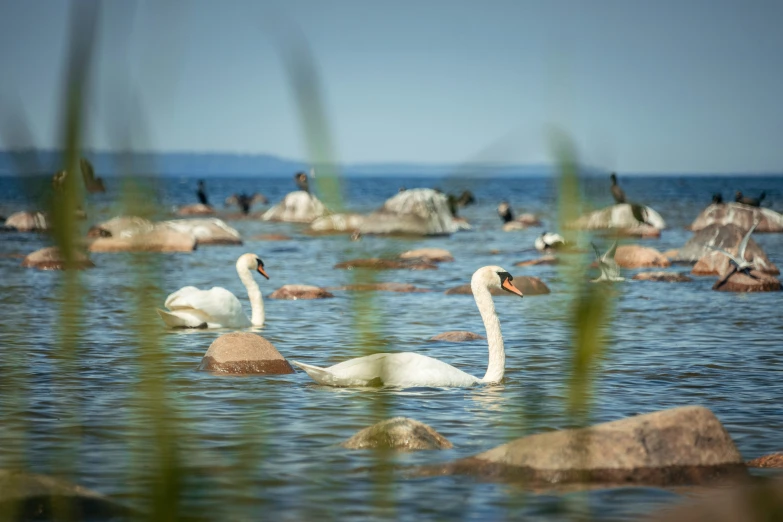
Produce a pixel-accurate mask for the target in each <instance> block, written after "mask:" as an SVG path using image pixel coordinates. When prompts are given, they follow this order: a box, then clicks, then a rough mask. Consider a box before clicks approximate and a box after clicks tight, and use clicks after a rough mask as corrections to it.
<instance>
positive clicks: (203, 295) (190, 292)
mask: <svg viewBox="0 0 783 522" xmlns="http://www.w3.org/2000/svg"><path fill="white" fill-rule="evenodd" d="M236 266H237V274H239V279H240V280H241V281H242V283H243V284H244V285H245V288H247V296H248V298H249V299H250V308H251V309H252V311H253V313H252V318H250V319H248V318H247V316H246V315H245V313H244V312H243V311H242V303H240V302H239V299H237V297H236V296H235V295H234V294H232V293H231V292H229V291H228V290H226V289H225V288H221V287H219V286H213V287H212V288H210V289H209V290H199V289H198V288H196V287H195V286H186V287H184V288H180V289H179V290H177V291H176V292H174V293H173V294H171V295H169V296H168V297H167V298H166V303H165V306H166V308H168V309H169V311H168V312H166V311H163V310H160V309H158V310H157V312H158V315H160V317H161V319H163V322H165V323H166V325H167V326H169V327H170V328H247V327H249V326H263V325H264V300H263V299H262V297H261V290H259V289H258V284H257V283H256V282H255V280H254V279H253V274H252V272H253V271H258V273H260V274H261V275H262V276H264V277H266V278H267V279H269V276H268V275H266V271H264V262H263V261H261V259H260V258H259V257H257V256H256V255H255V254H242V255H241V256H239V259H237V265H236Z"/></svg>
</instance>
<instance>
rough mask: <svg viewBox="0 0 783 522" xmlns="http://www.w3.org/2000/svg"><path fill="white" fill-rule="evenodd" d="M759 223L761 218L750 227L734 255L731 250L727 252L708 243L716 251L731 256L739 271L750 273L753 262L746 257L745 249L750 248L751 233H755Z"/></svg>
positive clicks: (732, 263)
mask: <svg viewBox="0 0 783 522" xmlns="http://www.w3.org/2000/svg"><path fill="white" fill-rule="evenodd" d="M758 224H759V220H758V219H756V220H755V221H754V222H753V226H752V227H750V230H748V232H747V233H746V234H745V236H744V237H743V238H742V241H741V242H740V244H739V247H737V255H736V256H734V255H733V254H731V253H730V252H727V251H726V250H723V249H722V248H717V247H714V246H711V245H708V246H709V248H711V249H712V250H715V251H716V252H720V253H721V254H723V255H724V256H726V257H728V258H729V263H730V264H731V265H732V266H734V267H735V268H736V271H737V272H743V273H745V274H749V273H750V269H751V268H753V262H751V261H748V260H746V259H745V250H747V248H748V242H749V241H750V235H751V234H752V233H753V231H754V230H756V227H757V226H758Z"/></svg>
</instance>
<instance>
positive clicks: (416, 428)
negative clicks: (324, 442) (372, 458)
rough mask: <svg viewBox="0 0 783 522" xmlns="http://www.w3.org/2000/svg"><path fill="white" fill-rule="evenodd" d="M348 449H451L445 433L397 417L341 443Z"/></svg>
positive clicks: (420, 423) (364, 430)
mask: <svg viewBox="0 0 783 522" xmlns="http://www.w3.org/2000/svg"><path fill="white" fill-rule="evenodd" d="M341 446H343V447H344V448H348V449H397V450H404V451H417V450H434V449H451V448H453V447H454V446H453V445H452V444H451V442H449V441H448V439H446V437H444V436H443V435H441V434H440V433H438V432H437V431H435V430H434V429H432V428H431V427H429V426H427V425H426V424H424V423H422V422H419V421H416V420H413V419H409V418H407V417H395V418H393V419H387V420H385V421H381V422H379V423H378V424H374V425H372V426H370V427H368V428H364V429H363V430H361V431H360V432H358V433H357V434H356V435H354V436H353V437H351V438H350V439H348V440H346V441H345V442H343V443H342V444H341Z"/></svg>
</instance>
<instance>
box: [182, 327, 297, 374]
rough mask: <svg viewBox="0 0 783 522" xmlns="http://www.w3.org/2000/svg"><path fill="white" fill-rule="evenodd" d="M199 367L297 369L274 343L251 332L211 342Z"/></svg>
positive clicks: (258, 370) (223, 370) (235, 370)
mask: <svg viewBox="0 0 783 522" xmlns="http://www.w3.org/2000/svg"><path fill="white" fill-rule="evenodd" d="M198 369H199V370H206V371H211V372H219V373H236V374H247V373H260V374H287V373H294V369H293V368H291V365H290V364H288V361H286V360H285V358H284V357H283V356H282V355H280V352H278V351H277V348H275V347H274V345H273V344H272V343H270V342H269V341H267V340H266V339H264V338H263V337H261V336H260V335H256V334H253V333H249V332H233V333H228V334H225V335H221V336H220V337H218V338H217V339H215V341H214V342H213V343H212V344H211V345H210V346H209V349H208V350H207V353H205V354H204V358H203V359H202V360H201V364H200V365H199V367H198Z"/></svg>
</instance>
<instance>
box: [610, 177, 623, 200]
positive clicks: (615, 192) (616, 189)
mask: <svg viewBox="0 0 783 522" xmlns="http://www.w3.org/2000/svg"><path fill="white" fill-rule="evenodd" d="M609 179H611V180H612V189H611V190H612V197H613V198H614V201H615V202H616V203H625V192H623V189H621V188H620V185H618V184H617V174H615V173H614V172H612V175H611V176H609Z"/></svg>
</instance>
